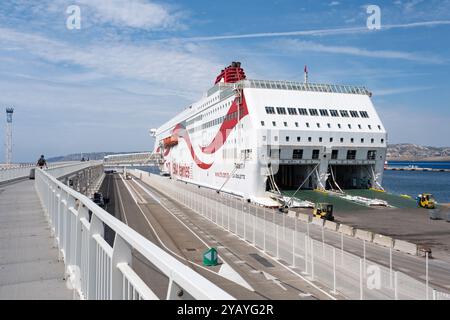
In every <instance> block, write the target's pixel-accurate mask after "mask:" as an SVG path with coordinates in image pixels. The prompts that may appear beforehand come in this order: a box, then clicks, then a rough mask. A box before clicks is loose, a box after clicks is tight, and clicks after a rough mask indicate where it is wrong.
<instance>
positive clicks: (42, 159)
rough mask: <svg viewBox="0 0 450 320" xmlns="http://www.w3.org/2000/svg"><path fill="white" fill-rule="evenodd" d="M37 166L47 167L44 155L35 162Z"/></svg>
mask: <svg viewBox="0 0 450 320" xmlns="http://www.w3.org/2000/svg"><path fill="white" fill-rule="evenodd" d="M36 165H37V166H38V167H39V168H41V169H42V168H43V167H44V166H45V168H46V169H48V166H47V160H45V158H44V155H41V157H40V158H39V159H38V161H37V164H36Z"/></svg>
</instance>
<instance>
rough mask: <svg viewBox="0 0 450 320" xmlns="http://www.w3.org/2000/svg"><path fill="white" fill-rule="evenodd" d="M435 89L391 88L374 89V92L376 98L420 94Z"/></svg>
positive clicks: (428, 87) (429, 87)
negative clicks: (412, 93) (419, 92)
mask: <svg viewBox="0 0 450 320" xmlns="http://www.w3.org/2000/svg"><path fill="white" fill-rule="evenodd" d="M433 88H434V87H431V86H427V87H425V86H423V87H405V88H389V89H376V88H375V89H373V90H372V92H373V94H374V95H375V96H389V95H395V94H403V93H409V92H418V91H424V90H431V89H433Z"/></svg>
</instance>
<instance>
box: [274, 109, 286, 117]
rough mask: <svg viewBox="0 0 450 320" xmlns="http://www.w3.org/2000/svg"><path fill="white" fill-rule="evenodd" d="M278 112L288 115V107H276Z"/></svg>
mask: <svg viewBox="0 0 450 320" xmlns="http://www.w3.org/2000/svg"><path fill="white" fill-rule="evenodd" d="M276 109H277V114H279V115H286V108H285V107H276Z"/></svg>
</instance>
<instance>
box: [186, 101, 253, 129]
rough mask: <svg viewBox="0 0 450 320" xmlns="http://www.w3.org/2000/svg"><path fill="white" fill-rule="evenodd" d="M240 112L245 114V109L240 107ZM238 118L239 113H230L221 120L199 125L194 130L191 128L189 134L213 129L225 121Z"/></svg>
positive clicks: (220, 118)
mask: <svg viewBox="0 0 450 320" xmlns="http://www.w3.org/2000/svg"><path fill="white" fill-rule="evenodd" d="M240 112H241V114H243V113H244V108H243V107H240ZM237 118H238V112H237V111H234V112H231V113H229V114H226V115H224V116H222V117H219V118H216V119H213V120H211V121H208V122H205V123H203V124H201V125H198V126H196V127H194V128H190V129H189V130H188V131H189V133H191V132H193V131H197V130H201V129H207V128H211V127H213V126H216V125H218V124H221V123H223V122H224V121H228V120H232V119H237ZM189 124H190V123H189V122H188V125H189Z"/></svg>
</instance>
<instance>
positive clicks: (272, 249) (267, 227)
mask: <svg viewBox="0 0 450 320" xmlns="http://www.w3.org/2000/svg"><path fill="white" fill-rule="evenodd" d="M130 173H132V174H133V175H134V176H135V177H137V178H140V179H141V180H142V181H143V182H146V183H147V184H149V185H151V186H153V187H155V188H157V189H158V190H159V191H160V192H163V193H165V194H166V195H167V196H169V197H171V198H174V199H176V200H177V201H179V202H180V203H182V204H183V205H185V206H186V207H188V208H190V209H192V210H193V211H195V212H197V213H198V214H201V215H203V216H204V217H205V218H207V219H209V220H211V221H212V222H213V223H215V224H217V225H219V226H221V227H222V228H224V229H226V230H228V231H230V232H231V233H234V234H235V235H237V236H239V237H240V238H242V239H243V240H246V241H248V242H250V243H252V244H253V245H254V246H256V247H258V248H260V249H262V250H264V251H265V252H266V253H268V254H270V255H272V256H273V257H276V258H280V259H282V260H284V261H285V262H287V263H289V265H291V266H292V267H293V268H295V269H297V270H299V271H301V272H303V273H306V274H308V275H309V276H310V278H311V279H313V280H317V281H319V282H321V283H323V284H325V285H326V286H327V287H329V288H331V289H332V290H333V291H336V292H340V293H342V294H343V295H344V296H346V297H348V298H350V299H442V300H449V299H450V296H449V295H448V294H446V293H443V292H439V291H437V290H433V288H431V287H430V286H428V287H427V286H426V284H425V283H423V282H421V281H418V280H416V279H414V278H412V277H410V276H408V275H406V274H404V273H402V272H398V271H391V270H390V269H389V268H386V267H384V266H382V265H380V264H377V263H375V262H373V261H369V260H368V259H363V258H361V257H358V256H356V255H354V254H351V253H349V252H346V251H344V250H340V249H337V248H335V247H333V246H331V245H329V244H326V243H324V242H322V241H317V240H315V239H313V238H311V237H309V236H308V234H306V233H303V232H300V231H298V230H297V224H298V226H299V225H300V224H301V223H302V222H300V221H298V219H293V218H291V217H283V219H284V220H286V219H287V220H292V221H291V223H290V225H294V228H293V229H291V228H289V227H288V226H287V225H288V224H287V223H286V222H285V221H283V219H280V217H279V216H280V215H279V214H277V213H276V212H275V211H273V210H268V209H264V208H258V207H252V206H249V208H250V211H251V212H247V211H244V210H243V208H244V207H243V203H242V201H238V200H237V199H236V198H235V197H230V196H228V195H226V194H220V195H218V194H217V193H214V196H212V195H211V193H208V192H207V191H205V190H204V188H201V189H199V188H197V187H192V188H189V187H186V186H185V185H184V184H182V183H179V182H177V181H174V180H173V179H167V178H164V177H161V176H159V175H154V174H150V173H148V172H144V171H141V170H136V169H134V170H130ZM190 190H191V191H190ZM298 229H300V228H298Z"/></svg>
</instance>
